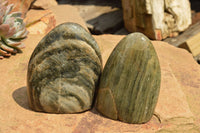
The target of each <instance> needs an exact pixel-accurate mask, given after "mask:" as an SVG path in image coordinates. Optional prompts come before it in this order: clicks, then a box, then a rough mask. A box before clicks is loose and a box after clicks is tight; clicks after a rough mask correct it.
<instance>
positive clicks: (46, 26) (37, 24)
mask: <svg viewBox="0 0 200 133" xmlns="http://www.w3.org/2000/svg"><path fill="white" fill-rule="evenodd" d="M24 21H25V22H26V27H27V30H28V31H29V34H46V33H48V32H49V31H51V30H52V29H53V28H55V26H56V18H55V15H54V13H53V12H52V11H51V10H34V9H31V10H29V11H28V12H27V14H26V18H25V20H24Z"/></svg>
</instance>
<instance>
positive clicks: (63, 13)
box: [49, 5, 87, 29]
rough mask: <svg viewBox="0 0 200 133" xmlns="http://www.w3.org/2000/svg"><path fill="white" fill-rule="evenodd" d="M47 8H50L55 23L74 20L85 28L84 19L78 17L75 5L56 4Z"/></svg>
mask: <svg viewBox="0 0 200 133" xmlns="http://www.w3.org/2000/svg"><path fill="white" fill-rule="evenodd" d="M49 10H51V11H52V12H53V13H54V14H55V17H56V25H59V24H61V23H65V22H74V23H78V24H80V25H81V26H83V27H84V28H85V29H87V26H86V24H85V22H84V20H83V19H82V18H81V17H80V14H79V12H78V10H77V9H76V8H75V7H73V6H70V5H58V6H54V7H51V8H50V9H49Z"/></svg>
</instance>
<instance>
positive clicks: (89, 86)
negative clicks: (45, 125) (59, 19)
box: [27, 23, 102, 113]
mask: <svg viewBox="0 0 200 133" xmlns="http://www.w3.org/2000/svg"><path fill="white" fill-rule="evenodd" d="M101 69H102V59H101V54H100V49H99V47H98V45H97V43H96V41H95V39H94V38H93V37H92V36H91V34H90V33H89V32H87V31H86V30H85V29H84V28H83V27H81V26H80V25H78V24H75V23H64V24H61V25H59V26H57V27H55V28H54V29H53V30H52V31H51V32H49V33H48V34H47V35H46V36H45V37H44V38H43V39H42V40H41V41H40V42H39V44H38V45H37V47H36V48H35V50H34V52H33V53H32V56H31V58H30V61H29V65H28V73H27V86H28V99H29V104H30V107H31V108H32V109H33V110H35V111H42V112H49V113H77V112H82V111H85V110H88V109H90V108H91V105H92V102H93V97H94V93H95V88H96V86H97V84H98V81H99V76H100V73H101Z"/></svg>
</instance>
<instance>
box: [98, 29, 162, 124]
mask: <svg viewBox="0 0 200 133" xmlns="http://www.w3.org/2000/svg"><path fill="white" fill-rule="evenodd" d="M160 81H161V72H160V65H159V60H158V57H157V54H156V51H155V49H154V47H153V45H152V43H151V41H150V40H149V39H148V38H147V37H146V36H144V35H143V34H141V33H132V34H129V35H128V36H126V37H125V38H123V39H122V40H121V41H120V42H119V44H118V45H117V46H116V47H115V49H114V50H113V52H112V53H111V55H110V57H109V59H108V61H107V63H106V65H105V68H104V70H103V73H102V76H101V79H100V88H99V90H98V94H97V99H96V108H97V110H98V111H99V112H100V113H101V114H103V115H105V116H107V117H109V118H111V119H115V120H120V121H123V122H127V123H145V122H147V121H149V120H150V119H151V117H152V115H153V113H154V109H155V106H156V103H157V100H158V95H159V90H160Z"/></svg>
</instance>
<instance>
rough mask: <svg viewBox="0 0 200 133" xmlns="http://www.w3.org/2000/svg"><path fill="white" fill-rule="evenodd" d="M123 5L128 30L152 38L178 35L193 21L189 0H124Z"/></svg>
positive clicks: (159, 38) (157, 38)
mask: <svg viewBox="0 0 200 133" xmlns="http://www.w3.org/2000/svg"><path fill="white" fill-rule="evenodd" d="M122 5H123V13H124V23H125V27H126V28H127V30H128V31H130V32H135V31H139V32H143V33H144V34H145V35H147V36H148V37H149V38H151V39H156V40H162V39H164V38H166V37H168V36H170V37H173V36H176V35H178V33H179V32H182V31H184V30H185V29H187V28H188V26H189V25H190V24H191V23H192V22H191V9H190V2H189V0H181V1H179V0H159V1H158V0H143V1H137V0H122ZM183 12H184V13H183Z"/></svg>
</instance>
